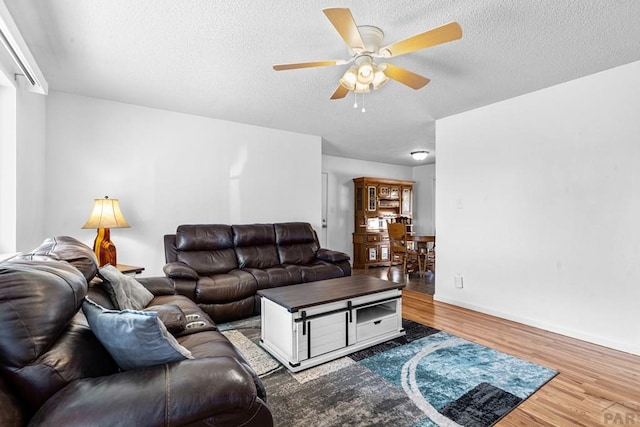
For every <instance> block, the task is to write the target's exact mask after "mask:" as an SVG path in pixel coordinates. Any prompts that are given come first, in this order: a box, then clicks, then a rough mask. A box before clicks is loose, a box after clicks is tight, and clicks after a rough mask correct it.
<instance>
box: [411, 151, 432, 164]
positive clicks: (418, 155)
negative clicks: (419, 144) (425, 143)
mask: <svg viewBox="0 0 640 427" xmlns="http://www.w3.org/2000/svg"><path fill="white" fill-rule="evenodd" d="M428 155H429V152H428V151H427V150H416V151H412V152H411V157H413V158H414V159H415V160H417V161H419V162H421V161H423V160H424V159H426V158H427V156H428Z"/></svg>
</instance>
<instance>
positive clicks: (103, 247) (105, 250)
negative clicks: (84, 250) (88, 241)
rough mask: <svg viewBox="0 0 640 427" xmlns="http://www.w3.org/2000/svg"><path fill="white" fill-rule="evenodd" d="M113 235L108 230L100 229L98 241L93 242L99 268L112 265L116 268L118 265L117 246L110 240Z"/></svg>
mask: <svg viewBox="0 0 640 427" xmlns="http://www.w3.org/2000/svg"><path fill="white" fill-rule="evenodd" d="M110 238H111V233H110V231H109V229H108V228H98V235H97V236H96V240H94V241H93V252H95V254H96V258H98V267H102V266H105V265H107V264H111V265H113V266H114V267H115V266H116V265H117V261H116V245H114V244H113V242H112V241H111V240H110Z"/></svg>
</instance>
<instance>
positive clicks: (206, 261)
mask: <svg viewBox="0 0 640 427" xmlns="http://www.w3.org/2000/svg"><path fill="white" fill-rule="evenodd" d="M164 248H165V258H166V262H167V264H166V265H165V266H164V272H165V274H166V275H167V277H168V278H170V279H172V280H173V282H174V284H175V288H176V291H177V292H178V293H179V294H181V295H185V296H187V297H188V298H189V299H191V300H193V301H195V302H196V303H197V304H198V305H199V306H200V307H201V308H202V309H203V310H204V311H205V312H207V313H208V314H209V316H211V318H212V319H213V320H214V321H216V322H223V321H228V320H234V319H241V318H245V317H249V316H251V315H254V314H258V313H259V312H260V300H259V297H258V296H257V294H256V293H257V291H258V290H261V289H266V288H273V287H278V286H287V285H293V284H298V283H306V282H313V281H317V280H325V279H333V278H336V277H343V276H350V275H351V264H350V262H349V256H348V255H347V254H345V253H343V252H338V251H332V250H329V249H322V248H320V244H319V242H318V236H317V235H316V232H315V230H314V229H313V228H312V227H311V225H310V224H308V223H305V222H287V223H275V224H245V225H225V224H201V225H180V226H178V228H177V231H176V234H168V235H165V236H164Z"/></svg>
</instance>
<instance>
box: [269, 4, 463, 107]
mask: <svg viewBox="0 0 640 427" xmlns="http://www.w3.org/2000/svg"><path fill="white" fill-rule="evenodd" d="M323 12H324V14H325V15H326V16H327V18H329V21H331V24H333V26H334V27H335V29H336V30H337V31H338V33H339V34H340V36H341V37H342V38H343V40H344V41H345V43H346V44H347V46H348V47H349V53H350V54H351V58H350V59H348V60H341V59H337V60H327V61H314V62H301V63H295V64H279V65H274V66H273V69H274V70H276V71H282V70H294V69H298V68H312V67H327V66H332V65H344V64H350V63H353V64H354V65H352V66H351V67H350V68H349V69H348V70H347V71H346V72H345V73H344V75H343V76H342V78H341V79H340V85H339V86H338V88H337V89H336V91H335V92H334V93H333V95H332V96H331V99H340V98H344V97H345V96H347V94H348V93H349V91H354V92H356V93H368V92H370V91H371V88H373V89H374V90H375V89H378V88H380V87H382V86H383V85H384V84H385V83H386V82H387V81H388V80H389V79H392V80H395V81H397V82H400V83H402V84H404V85H406V86H409V87H410V88H412V89H416V90H417V89H420V88H422V87H424V86H425V85H426V84H427V83H429V81H430V80H429V79H428V78H426V77H423V76H421V75H419V74H416V73H413V72H411V71H409V70H406V69H404V68H401V67H398V66H397V65H393V64H389V63H386V62H381V63H379V64H378V63H376V62H375V60H376V59H378V58H382V59H387V58H395V57H396V56H400V55H404V54H406V53H411V52H415V51H416V50H420V49H424V48H427V47H431V46H436V45H439V44H442V43H446V42H450V41H453V40H458V39H459V38H461V37H462V29H461V28H460V25H458V23H457V22H450V23H448V24H445V25H443V26H441V27H437V28H434V29H432V30H429V31H425V32H424V33H420V34H417V35H415V36H413V37H409V38H407V39H404V40H400V41H397V42H395V43H391V44H389V45H386V46H382V40H383V38H384V33H383V32H382V30H381V29H380V28H378V27H373V26H371V25H360V26H358V25H356V23H355V21H354V19H353V16H352V15H351V11H350V10H349V9H347V8H331V9H324V10H323Z"/></svg>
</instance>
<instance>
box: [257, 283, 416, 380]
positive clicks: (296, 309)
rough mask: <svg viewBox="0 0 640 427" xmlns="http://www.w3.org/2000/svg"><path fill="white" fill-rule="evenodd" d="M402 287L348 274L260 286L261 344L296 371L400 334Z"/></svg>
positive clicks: (402, 330) (401, 329)
mask: <svg viewBox="0 0 640 427" xmlns="http://www.w3.org/2000/svg"><path fill="white" fill-rule="evenodd" d="M403 287H404V285H402V284H398V283H393V282H389V281H386V280H381V279H377V278H374V277H368V276H351V277H343V278H339V279H331V280H323V281H320V282H312V283H304V284H300V285H293V286H286V287H281V288H274V289H265V290H261V291H259V292H258V294H259V295H260V296H261V297H262V299H261V309H262V314H261V317H262V336H261V345H262V346H263V347H264V348H265V349H266V350H267V351H269V353H271V354H272V355H273V356H274V357H275V358H276V359H278V360H279V361H280V362H281V363H282V364H284V365H285V366H286V367H287V368H288V369H289V370H291V371H293V372H298V371H301V370H303V369H307V368H310V367H312V366H316V365H319V364H321V363H325V362H328V361H330V360H334V359H336V358H339V357H342V356H345V355H347V354H350V353H353V352H355V351H358V350H362V349H364V348H367V347H370V346H373V345H375V344H379V343H381V342H384V341H388V340H390V339H393V338H396V337H399V336H402V335H404V334H405V332H404V329H403V328H402V288H403Z"/></svg>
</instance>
